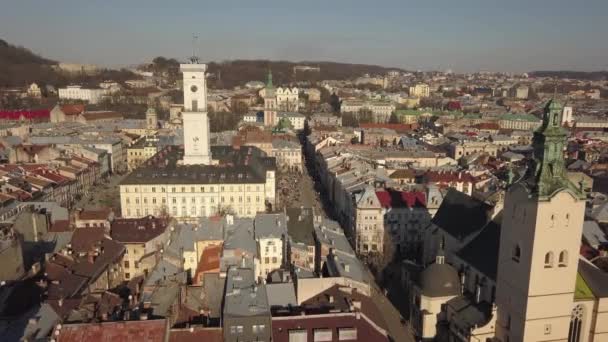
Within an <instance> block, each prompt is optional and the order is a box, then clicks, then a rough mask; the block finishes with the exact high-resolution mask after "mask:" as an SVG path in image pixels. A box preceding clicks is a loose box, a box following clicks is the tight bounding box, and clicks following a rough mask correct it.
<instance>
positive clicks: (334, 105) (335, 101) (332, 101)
mask: <svg viewBox="0 0 608 342" xmlns="http://www.w3.org/2000/svg"><path fill="white" fill-rule="evenodd" d="M329 105H330V106H331V109H332V110H333V112H334V113H340V107H341V106H342V101H340V98H339V97H338V95H336V93H332V94H331V96H330V97H329Z"/></svg>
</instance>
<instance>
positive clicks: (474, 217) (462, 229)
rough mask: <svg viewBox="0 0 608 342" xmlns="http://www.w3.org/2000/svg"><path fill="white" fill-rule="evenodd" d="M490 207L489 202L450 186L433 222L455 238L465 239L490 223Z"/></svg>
mask: <svg viewBox="0 0 608 342" xmlns="http://www.w3.org/2000/svg"><path fill="white" fill-rule="evenodd" d="M490 209H492V206H490V205H489V204H487V203H484V202H482V201H480V200H477V199H475V198H473V197H471V196H469V195H467V194H465V193H462V192H460V191H458V190H456V189H453V188H450V189H449V190H448V193H447V194H446V196H445V198H444V199H443V202H441V206H440V207H439V210H438V211H437V214H435V216H434V217H433V220H432V222H433V224H435V225H436V226H438V227H440V228H441V229H443V230H444V231H445V232H447V233H448V234H450V235H452V236H453V237H454V238H456V239H464V238H466V237H467V236H469V235H471V234H473V233H475V232H477V231H479V230H480V229H482V228H483V227H484V226H485V225H486V224H487V223H488V221H489V219H490V217H489V215H488V213H489V211H490Z"/></svg>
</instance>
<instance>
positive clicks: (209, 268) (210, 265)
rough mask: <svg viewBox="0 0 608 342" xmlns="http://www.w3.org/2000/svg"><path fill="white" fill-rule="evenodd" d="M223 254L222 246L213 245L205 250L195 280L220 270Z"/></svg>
mask: <svg viewBox="0 0 608 342" xmlns="http://www.w3.org/2000/svg"><path fill="white" fill-rule="evenodd" d="M221 254H222V244H219V245H211V246H209V247H207V248H205V249H204V250H203V254H202V255H201V261H200V262H199V263H198V267H197V268H196V274H195V275H194V277H195V279H197V280H198V277H199V275H200V274H202V273H206V272H213V271H219V270H220V256H221Z"/></svg>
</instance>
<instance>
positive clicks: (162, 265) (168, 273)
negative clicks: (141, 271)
mask: <svg viewBox="0 0 608 342" xmlns="http://www.w3.org/2000/svg"><path fill="white" fill-rule="evenodd" d="M182 272H183V270H182V269H181V268H180V267H177V266H176V265H174V264H173V263H171V262H169V261H168V260H167V259H164V258H163V259H161V260H160V261H159V262H158V263H157V264H156V267H154V269H153V270H152V272H150V275H149V276H148V278H147V279H146V281H145V282H144V286H154V285H158V284H161V283H163V282H165V281H166V280H167V279H171V278H175V276H176V275H177V274H179V273H182Z"/></svg>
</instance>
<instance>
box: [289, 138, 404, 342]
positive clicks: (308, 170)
mask: <svg viewBox="0 0 608 342" xmlns="http://www.w3.org/2000/svg"><path fill="white" fill-rule="evenodd" d="M302 141H303V140H302ZM303 162H304V168H303V169H304V170H303V173H302V176H301V179H299V180H298V183H297V184H294V189H296V191H300V198H301V203H302V204H301V205H304V206H309V207H310V206H312V207H314V208H315V211H316V212H317V213H319V214H321V215H323V216H325V217H329V218H333V217H334V215H333V213H332V212H331V208H332V205H331V203H329V201H328V197H327V194H326V191H325V189H323V186H322V185H321V183H320V181H319V179H318V177H317V175H316V174H315V172H316V170H314V164H313V162H312V158H311V156H304V160H303ZM342 228H344V227H342ZM368 272H369V270H368ZM390 273H391V274H393V275H394V278H391V279H390V281H388V282H387V289H386V291H387V295H388V297H387V296H386V295H385V294H384V293H383V290H382V289H381V288H380V286H379V285H378V284H376V283H374V284H372V286H371V287H372V299H373V301H374V303H376V306H377V307H378V309H379V311H380V312H381V313H382V318H383V320H384V322H385V323H386V325H387V329H388V333H389V336H390V338H391V340H392V341H394V342H414V341H415V339H414V336H413V334H412V333H411V331H410V330H409V328H408V325H407V322H406V321H405V320H403V317H406V316H404V315H405V313H406V311H407V302H406V301H407V294H406V293H404V292H405V291H403V289H402V287H401V283H400V281H399V277H398V275H399V274H400V273H399V269H398V265H391V272H390ZM369 276H370V279H375V278H374V276H373V275H372V274H371V272H369Z"/></svg>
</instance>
